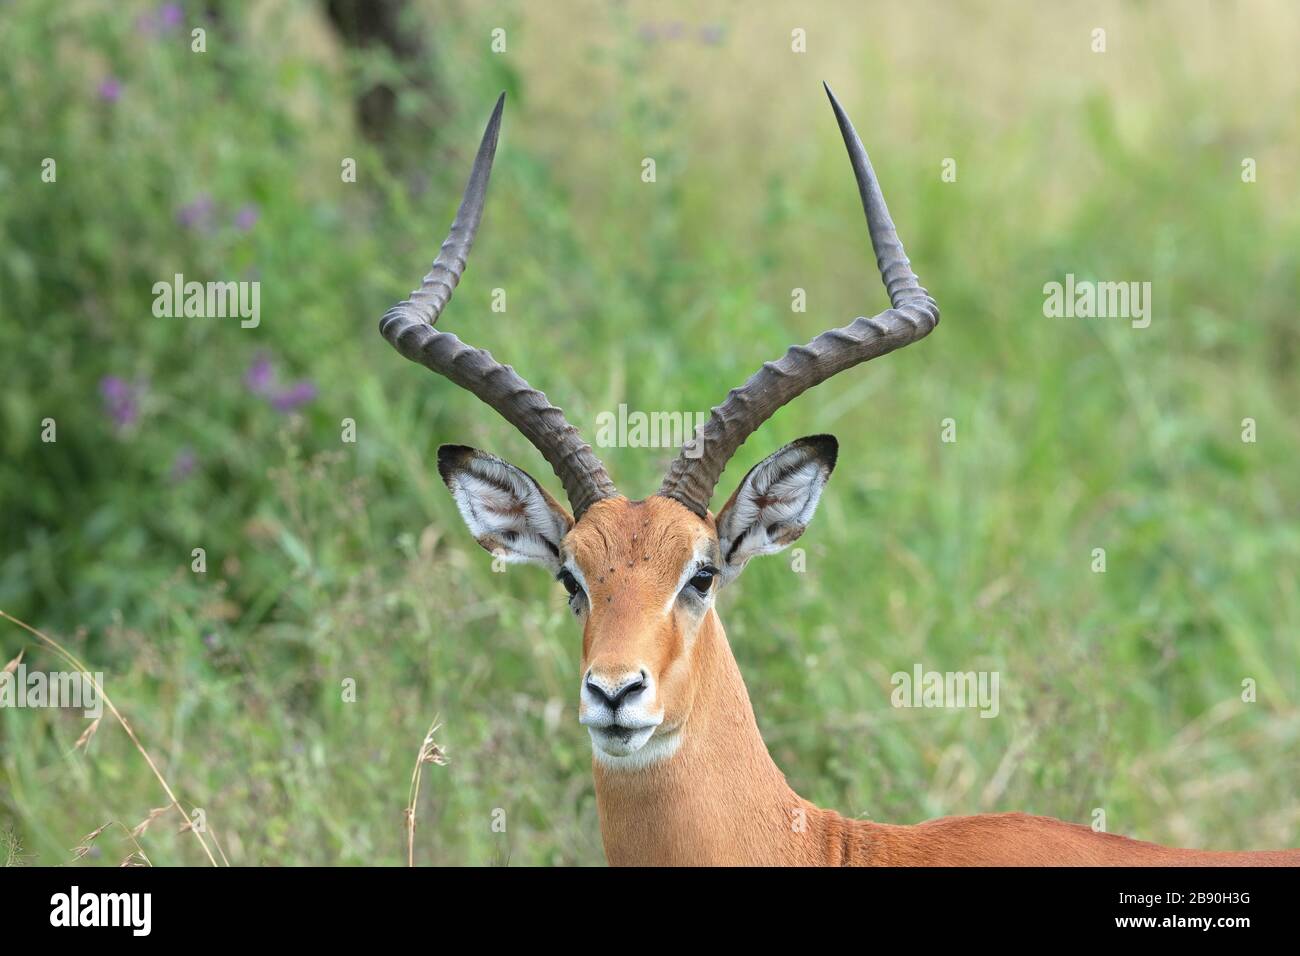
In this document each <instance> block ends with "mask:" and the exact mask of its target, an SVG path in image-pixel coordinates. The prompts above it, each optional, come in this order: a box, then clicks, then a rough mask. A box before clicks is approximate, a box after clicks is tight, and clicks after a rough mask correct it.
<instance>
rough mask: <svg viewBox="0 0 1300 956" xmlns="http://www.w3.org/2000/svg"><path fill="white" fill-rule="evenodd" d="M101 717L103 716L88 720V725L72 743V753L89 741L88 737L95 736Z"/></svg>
mask: <svg viewBox="0 0 1300 956" xmlns="http://www.w3.org/2000/svg"><path fill="white" fill-rule="evenodd" d="M103 719H104V718H103V717H96V718H95V719H94V720H92V721H91V722H90V726H89V727H87V728H86V729H85V731H83V732H82V734H81V736H80V737H78V738H77V742H76V743H75V744H73V745H72V750H73V752H74V753H75V752H76V751H78V750H80V749H82V748H83V747H85V746H86V744H88V743H90V739H91V738H92V737H94V736H95V731H97V730H98V729H99V722H100V721H101V720H103Z"/></svg>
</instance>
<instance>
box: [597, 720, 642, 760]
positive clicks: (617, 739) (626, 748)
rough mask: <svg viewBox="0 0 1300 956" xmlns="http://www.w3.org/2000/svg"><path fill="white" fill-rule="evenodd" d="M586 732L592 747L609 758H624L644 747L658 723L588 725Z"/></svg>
mask: <svg viewBox="0 0 1300 956" xmlns="http://www.w3.org/2000/svg"><path fill="white" fill-rule="evenodd" d="M583 723H585V724H586V725H587V732H588V733H589V734H590V735H591V743H592V745H593V746H594V747H595V748H596V749H597V750H599V751H601V752H602V753H604V754H607V755H609V756H611V757H626V756H628V755H630V754H634V753H636V752H637V751H638V750H640V749H641V748H642V747H644V746H645V745H646V744H647V743H648V742H649V740H650V738H651V737H653V736H654V732H655V729H656V728H658V726H659V723H660V722H659V721H655V722H654V723H652V724H636V725H632V724H621V723H618V722H610V723H602V724H600V725H597V724H596V723H595V722H590V723H588V722H587V721H585V720H584V721H583Z"/></svg>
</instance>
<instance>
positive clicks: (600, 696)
mask: <svg viewBox="0 0 1300 956" xmlns="http://www.w3.org/2000/svg"><path fill="white" fill-rule="evenodd" d="M584 683H585V684H586V687H587V690H588V691H590V692H591V693H592V695H594V696H595V697H596V699H597V700H599V701H600V702H601V703H602V704H604V705H605V706H607V707H609V708H610V709H611V710H617V709H618V707H619V705H620V704H622V703H623V702H624V701H625V700H627V699H628V698H630V697H634V696H636V695H637V694H639V693H640V692H641V691H643V690H645V688H646V684H647V675H646V672H645V671H644V670H643V671H641V672H640V674H639V675H638V676H636V677H632V678H629V679H628V680H627V681H625V682H624V683H623V684H621V685H620V686H619V687H617V688H615V689H614V690H613V691H609V690H607V689H605V688H604V687H602V686H601V685H600V684H598V683H596V681H594V680H593V679H592V676H591V675H590V674H588V675H587V678H586V681H585V682H584Z"/></svg>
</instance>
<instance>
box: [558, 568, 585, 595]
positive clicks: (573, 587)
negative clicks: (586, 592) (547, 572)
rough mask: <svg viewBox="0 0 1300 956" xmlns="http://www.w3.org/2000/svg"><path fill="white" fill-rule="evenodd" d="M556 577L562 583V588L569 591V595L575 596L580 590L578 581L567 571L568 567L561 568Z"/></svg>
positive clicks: (580, 586)
mask: <svg viewBox="0 0 1300 956" xmlns="http://www.w3.org/2000/svg"><path fill="white" fill-rule="evenodd" d="M558 577H559V580H560V583H561V584H563V585H564V590H566V591H568V592H569V597H576V596H577V595H578V593H579V592H580V591H581V590H582V585H581V584H579V583H578V579H577V578H575V577H574V576H573V575H572V574H570V573H569V570H568V568H564V569H562V570H561V571H560V573H559V575H558Z"/></svg>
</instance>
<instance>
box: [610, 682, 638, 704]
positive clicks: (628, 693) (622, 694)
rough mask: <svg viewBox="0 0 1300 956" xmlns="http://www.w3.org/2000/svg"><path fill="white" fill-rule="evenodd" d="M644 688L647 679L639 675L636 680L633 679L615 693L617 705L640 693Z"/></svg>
mask: <svg viewBox="0 0 1300 956" xmlns="http://www.w3.org/2000/svg"><path fill="white" fill-rule="evenodd" d="M644 689H645V679H644V678H641V677H638V678H637V679H636V680H634V681H632V682H631V683H628V684H625V685H624V686H623V687H622V688H620V689H619V691H618V693H617V694H615V695H614V704H615V706H617V705H618V704H621V703H622V702H623V701H625V700H627V699H628V698H629V697H632V696H634V695H636V694H639V693H640V692H641V691H642V690H644Z"/></svg>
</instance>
